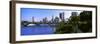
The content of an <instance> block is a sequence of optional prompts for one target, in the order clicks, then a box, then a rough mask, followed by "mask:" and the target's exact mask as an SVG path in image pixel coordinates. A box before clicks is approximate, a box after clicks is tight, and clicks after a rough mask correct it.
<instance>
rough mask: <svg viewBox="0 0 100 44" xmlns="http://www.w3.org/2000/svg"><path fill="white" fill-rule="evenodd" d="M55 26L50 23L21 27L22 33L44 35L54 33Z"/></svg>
mask: <svg viewBox="0 0 100 44" xmlns="http://www.w3.org/2000/svg"><path fill="white" fill-rule="evenodd" d="M54 32H55V27H53V26H49V25H48V24H40V25H31V26H27V27H21V35H22V36H23V35H44V34H54Z"/></svg>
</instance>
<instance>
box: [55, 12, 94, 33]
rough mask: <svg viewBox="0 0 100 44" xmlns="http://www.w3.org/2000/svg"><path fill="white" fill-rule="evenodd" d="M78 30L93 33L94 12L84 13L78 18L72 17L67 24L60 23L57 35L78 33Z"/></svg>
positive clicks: (57, 27)
mask: <svg viewBox="0 0 100 44" xmlns="http://www.w3.org/2000/svg"><path fill="white" fill-rule="evenodd" d="M84 22H85V23H84ZM77 30H80V31H81V32H92V11H83V12H81V13H80V15H78V16H71V17H70V18H69V19H68V21H67V23H64V22H63V21H62V22H60V23H59V24H57V26H56V32H55V33H57V34H61V33H78V31H77Z"/></svg>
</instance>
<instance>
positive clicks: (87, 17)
mask: <svg viewBox="0 0 100 44" xmlns="http://www.w3.org/2000/svg"><path fill="white" fill-rule="evenodd" d="M80 21H81V22H87V23H86V24H80V25H79V28H80V29H81V30H82V31H83V32H92V11H83V12H81V13H80Z"/></svg>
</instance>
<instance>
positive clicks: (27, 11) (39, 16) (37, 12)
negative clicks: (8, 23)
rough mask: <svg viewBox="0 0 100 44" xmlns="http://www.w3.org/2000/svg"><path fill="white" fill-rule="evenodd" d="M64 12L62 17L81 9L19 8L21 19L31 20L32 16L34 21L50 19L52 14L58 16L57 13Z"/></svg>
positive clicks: (67, 16)
mask: <svg viewBox="0 0 100 44" xmlns="http://www.w3.org/2000/svg"><path fill="white" fill-rule="evenodd" d="M62 12H64V19H66V18H69V17H70V16H71V15H72V12H77V13H78V14H79V13H80V12H82V11H69V10H68V11H67V10H60V9H59V10H58V9H36V8H21V20H22V21H29V22H32V19H33V17H34V21H36V22H40V21H42V20H43V19H44V18H47V20H49V21H50V20H51V19H52V16H53V17H54V18H55V17H59V14H60V13H62Z"/></svg>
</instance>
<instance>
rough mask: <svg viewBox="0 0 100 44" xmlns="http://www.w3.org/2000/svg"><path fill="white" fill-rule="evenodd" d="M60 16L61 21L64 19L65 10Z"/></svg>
mask: <svg viewBox="0 0 100 44" xmlns="http://www.w3.org/2000/svg"><path fill="white" fill-rule="evenodd" d="M59 17H60V19H61V21H64V12H62V13H60V14H59Z"/></svg>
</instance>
